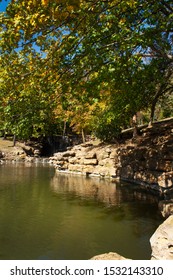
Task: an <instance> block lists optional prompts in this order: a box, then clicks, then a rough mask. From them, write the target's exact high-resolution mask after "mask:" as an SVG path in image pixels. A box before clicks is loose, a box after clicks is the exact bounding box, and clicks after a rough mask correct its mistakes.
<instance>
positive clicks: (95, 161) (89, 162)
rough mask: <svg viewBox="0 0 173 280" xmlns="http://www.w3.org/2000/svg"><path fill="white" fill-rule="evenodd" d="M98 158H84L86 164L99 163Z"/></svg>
mask: <svg viewBox="0 0 173 280" xmlns="http://www.w3.org/2000/svg"><path fill="white" fill-rule="evenodd" d="M97 163H98V160H97V159H96V158H90V159H84V164H85V165H97Z"/></svg>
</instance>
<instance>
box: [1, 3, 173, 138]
mask: <svg viewBox="0 0 173 280" xmlns="http://www.w3.org/2000/svg"><path fill="white" fill-rule="evenodd" d="M172 12H173V5H172V1H170V0H159V1H157V2H156V1H154V2H153V1H150V0H147V1H144V0H136V1H134V0H122V1H119V0H113V1H99V0H92V1H75V0H68V1H62V0H56V1H55V0H49V1H38V0H35V1H24V0H16V1H11V3H10V4H9V6H8V9H7V12H6V13H4V14H2V15H1V43H0V44H1V47H0V49H1V56H2V59H4V57H5V56H8V57H10V56H11V55H12V54H15V53H16V52H20V53H21V54H22V55H23V56H24V57H25V56H26V55H27V57H28V58H29V60H28V64H29V63H30V62H29V61H30V60H31V58H32V57H33V53H35V54H36V53H37V55H38V56H39V60H37V59H36V63H35V64H34V69H35V70H33V69H29V68H28V69H27V71H28V72H27V75H28V76H33V77H35V79H34V78H32V79H33V80H32V82H34V83H35V82H36V81H37V74H36V73H37V72H38V73H39V84H40V85H43V87H44V85H45V80H46V81H47V82H46V86H48V91H50V93H51V94H50V95H51V96H54V101H52V102H53V103H54V106H55V107H56V106H57V107H58V106H60V104H62V109H64V110H65V119H68V116H70V118H69V120H71V121H72V124H74V121H75V122H76V125H75V127H80V129H81V127H85V126H86V125H85V123H83V124H82V125H80V124H81V123H82V122H81V118H75V116H74V115H75V114H74V111H75V110H74V109H75V108H83V107H84V106H83V104H87V103H88V104H89V106H91V107H90V108H92V109H91V111H90V110H89V111H90V112H92V111H93V107H92V106H94V108H95V105H94V104H95V103H97V104H98V106H96V107H97V108H99V106H100V105H101V104H102V103H103V98H102V92H107V93H108V94H107V99H105V100H104V102H105V108H104V110H101V109H99V110H95V113H96V118H97V117H98V118H97V119H98V120H101V119H100V112H102V120H103V121H102V122H97V124H98V125H95V128H94V129H98V131H99V123H100V127H105V126H107V128H108V129H107V130H106V131H110V130H111V131H112V133H113V131H114V129H115V130H116V129H117V131H119V129H120V128H122V127H126V126H127V125H128V122H129V119H130V118H131V117H132V116H133V115H134V114H135V113H136V112H137V111H139V110H141V109H146V108H149V107H150V108H151V119H152V118H153V113H154V110H155V106H156V104H157V102H158V101H159V99H160V98H162V97H163V96H164V95H165V94H168V93H169V94H171V93H172V84H171V81H172V62H173V55H172V14H173V13H172ZM29 55H30V56H29ZM10 59H11V58H10ZM21 69H23V68H21ZM22 71H24V69H23V70H22ZM22 71H21V73H20V77H23V75H24V74H23V73H22ZM24 73H25V72H24ZM25 74H26V73H25ZM26 79H27V78H26ZM29 79H30V78H29ZM18 82H19V81H18ZM32 82H31V81H30V82H29V88H30V90H29V92H32V88H33V85H32ZM37 90H38V89H37ZM23 92H24V91H23ZM55 97H56V98H55ZM40 98H43V96H40ZM43 100H44V98H43ZM96 100H97V102H96ZM37 102H38V101H37ZM99 104H100V105H99ZM74 106H76V107H75V108H74ZM86 108H87V106H86ZM69 109H70V110H69ZM60 111H61V110H60ZM69 111H70V114H69ZM79 112H81V116H84V115H85V118H83V122H85V121H84V120H86V123H87V122H88V118H87V117H86V112H85V110H79ZM97 114H98V115H97ZM77 115H78V114H77ZM73 116H74V117H73ZM94 119H95V118H94V117H93V118H90V122H89V123H90V125H91V124H92V123H93V120H94ZM91 127H92V125H91ZM105 133H108V132H105ZM110 137H111V134H110Z"/></svg>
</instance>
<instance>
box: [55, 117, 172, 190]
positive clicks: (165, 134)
mask: <svg viewBox="0 0 173 280" xmlns="http://www.w3.org/2000/svg"><path fill="white" fill-rule="evenodd" d="M172 127H173V120H171V122H167V123H165V124H164V125H162V126H160V125H158V124H157V123H156V124H154V126H153V127H151V128H149V127H148V128H145V129H143V131H142V132H141V136H139V137H138V138H137V139H135V140H134V139H133V140H128V141H127V140H126V141H124V142H121V143H119V144H110V145H106V144H100V145H94V144H91V143H85V144H82V145H77V146H74V147H73V148H72V149H71V150H68V151H66V152H61V153H56V154H54V156H53V157H51V158H50V162H51V163H53V164H54V165H55V167H56V170H57V172H67V173H76V174H81V175H85V176H100V177H104V178H111V179H113V180H120V179H121V180H126V181H129V182H134V183H138V184H140V185H142V186H144V188H145V189H146V188H148V189H150V190H154V191H157V192H159V193H160V194H167V193H169V192H171V191H172V190H173V128H172Z"/></svg>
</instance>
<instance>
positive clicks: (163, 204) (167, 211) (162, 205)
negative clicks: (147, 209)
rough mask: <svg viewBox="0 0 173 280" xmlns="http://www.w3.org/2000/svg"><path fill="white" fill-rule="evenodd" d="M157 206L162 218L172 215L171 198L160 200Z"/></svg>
mask: <svg viewBox="0 0 173 280" xmlns="http://www.w3.org/2000/svg"><path fill="white" fill-rule="evenodd" d="M158 207H159V210H160V212H161V213H162V216H163V217H164V218H168V217H169V216H170V215H173V199H170V200H161V201H160V202H159V205H158Z"/></svg>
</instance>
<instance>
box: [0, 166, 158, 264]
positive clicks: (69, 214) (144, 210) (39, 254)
mask: <svg viewBox="0 0 173 280" xmlns="http://www.w3.org/2000/svg"><path fill="white" fill-rule="evenodd" d="M161 222H162V218H161V215H160V214H159V212H158V208H157V198H156V197H154V196H152V195H146V194H145V193H142V192H139V191H138V190H137V189H136V186H133V185H131V184H122V183H121V184H115V183H111V182H109V181H106V180H101V179H99V178H85V177H82V176H74V175H66V174H57V173H56V172H55V170H54V168H53V167H51V166H48V165H41V164H37V165H33V164H29V163H28V164H26V163H25V164H3V165H1V166H0V259H1V260H10V259H14V260H19V259H20V260H28V259H31V260H37V259H39V260H40V259H45V260H53V259H54V260H67V259H68V260H77V259H79V260H87V259H90V258H91V257H93V256H94V255H97V254H102V253H106V252H116V253H119V254H120V255H123V256H124V257H127V258H131V259H139V260H140V259H150V256H151V248H150V243H149V239H150V237H151V235H152V234H153V233H154V231H155V230H156V228H157V227H158V225H159V224H160V223H161Z"/></svg>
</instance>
